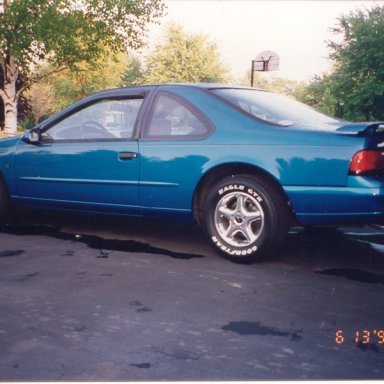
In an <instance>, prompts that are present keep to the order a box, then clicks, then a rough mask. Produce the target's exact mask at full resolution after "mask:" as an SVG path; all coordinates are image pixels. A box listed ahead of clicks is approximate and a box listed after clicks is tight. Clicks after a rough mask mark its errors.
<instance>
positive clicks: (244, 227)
mask: <svg viewBox="0 0 384 384" xmlns="http://www.w3.org/2000/svg"><path fill="white" fill-rule="evenodd" d="M202 221H203V226H204V228H205V231H206V233H207V234H208V236H209V238H210V240H211V242H212V244H213V245H214V247H215V248H216V249H217V250H218V251H220V252H221V253H222V254H223V255H224V256H225V257H227V258H229V259H231V260H234V261H249V260H254V259H256V258H259V257H260V256H262V255H265V254H267V253H270V252H272V251H274V250H276V248H277V247H278V246H279V245H280V244H281V243H282V241H283V240H284V238H285V236H286V234H287V232H288V228H289V223H290V211H289V206H288V202H287V199H286V198H285V196H284V194H283V193H282V192H281V191H280V190H279V189H278V188H277V187H276V186H275V185H272V183H270V182H269V181H267V180H264V179H263V178H260V177H256V176H248V175H236V176H231V177H227V178H225V179H223V180H221V181H219V182H218V183H216V184H215V185H214V186H213V187H212V188H211V189H210V190H209V192H208V195H207V198H206V200H205V204H204V207H203V220H202Z"/></svg>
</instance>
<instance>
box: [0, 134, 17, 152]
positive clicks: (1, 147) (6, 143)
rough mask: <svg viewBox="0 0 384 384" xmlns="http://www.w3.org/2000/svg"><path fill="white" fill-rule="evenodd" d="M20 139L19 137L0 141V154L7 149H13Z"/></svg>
mask: <svg viewBox="0 0 384 384" xmlns="http://www.w3.org/2000/svg"><path fill="white" fill-rule="evenodd" d="M20 139H21V136H16V137H10V138H5V139H0V153H2V152H5V151H8V149H9V148H12V147H14V146H15V145H16V144H17V143H18V142H19V141H20Z"/></svg>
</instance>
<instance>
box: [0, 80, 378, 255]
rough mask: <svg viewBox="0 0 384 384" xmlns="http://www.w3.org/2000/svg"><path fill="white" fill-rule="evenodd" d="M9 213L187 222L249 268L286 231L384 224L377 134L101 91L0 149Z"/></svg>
mask: <svg viewBox="0 0 384 384" xmlns="http://www.w3.org/2000/svg"><path fill="white" fill-rule="evenodd" d="M11 203H13V204H11ZM11 205H16V206H31V207H35V208H42V209H62V210H71V211H83V212H96V213H107V214H118V215H121V214H124V215H130V216H139V217H150V218H161V219H171V220H177V221H184V222H193V221H197V222H198V223H201V224H202V226H203V228H204V229H205V231H206V233H207V234H208V237H209V239H210V240H211V242H212V244H213V245H214V246H215V247H216V248H217V249H218V250H219V251H220V252H221V253H222V254H224V255H226V256H227V257H229V258H233V259H236V260H245V259H249V258H255V257H259V256H260V255H263V254H267V253H270V252H272V251H274V250H275V249H276V248H277V246H279V245H280V244H281V242H282V241H283V239H284V237H285V235H286V233H287V231H288V228H289V226H290V225H292V224H293V223H296V224H299V225H302V226H308V225H341V224H367V223H383V222H384V125H381V124H380V122H377V123H348V122H345V121H340V120H337V119H333V118H330V117H328V116H325V115H323V114H321V113H319V112H317V111H315V110H313V109H311V108H309V107H307V106H304V105H303V104H300V103H298V102H295V101H293V100H290V99H288V98H284V97H282V96H280V95H276V94H273V93H270V92H266V91H263V90H257V89H254V88H245V87H237V86H229V85H220V84H160V85H148V86H138V87H128V88H121V89H114V90H107V91H103V92H100V93H97V94H94V95H92V96H89V97H87V98H85V99H84V100H82V101H79V102H77V103H75V104H74V105H72V106H70V107H69V108H67V109H65V110H64V111H62V112H60V113H58V114H57V115H55V116H53V117H51V118H49V119H47V120H45V121H43V122H42V123H40V124H38V125H37V126H36V127H35V128H33V129H32V130H30V131H27V132H26V133H25V134H24V135H22V136H20V137H15V138H9V139H3V140H1V141H0V216H2V217H3V218H4V217H6V212H7V211H8V208H9V207H10V206H11Z"/></svg>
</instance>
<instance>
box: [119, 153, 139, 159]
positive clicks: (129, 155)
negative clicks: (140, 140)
mask: <svg viewBox="0 0 384 384" xmlns="http://www.w3.org/2000/svg"><path fill="white" fill-rule="evenodd" d="M136 157H137V153H136V152H120V153H119V160H132V159H136Z"/></svg>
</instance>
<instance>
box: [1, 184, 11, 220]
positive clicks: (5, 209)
mask: <svg viewBox="0 0 384 384" xmlns="http://www.w3.org/2000/svg"><path fill="white" fill-rule="evenodd" d="M9 207H10V204H9V194H8V190H7V188H6V186H5V183H4V181H3V180H2V178H1V176H0V227H2V226H4V225H5V224H6V222H7V220H8V217H9Z"/></svg>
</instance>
